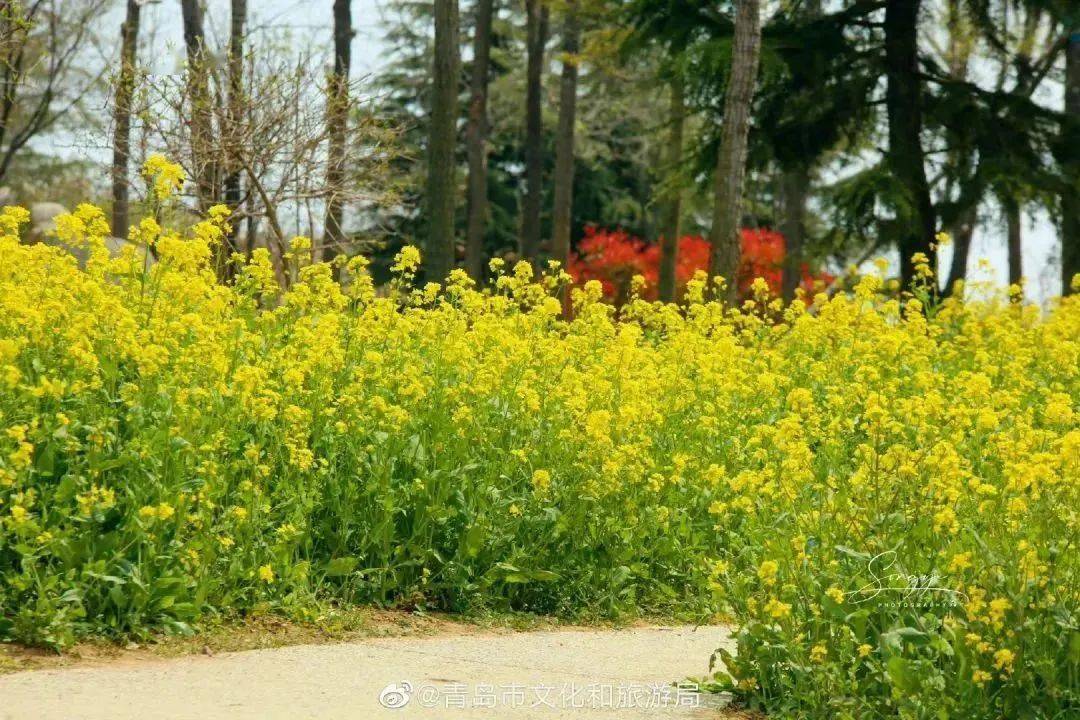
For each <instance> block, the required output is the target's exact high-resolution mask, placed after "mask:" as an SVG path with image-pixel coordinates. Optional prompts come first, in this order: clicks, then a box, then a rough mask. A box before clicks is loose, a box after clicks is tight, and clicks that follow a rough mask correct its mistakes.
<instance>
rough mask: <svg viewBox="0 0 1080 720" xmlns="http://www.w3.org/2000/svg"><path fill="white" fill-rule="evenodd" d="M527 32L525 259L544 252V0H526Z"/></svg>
mask: <svg viewBox="0 0 1080 720" xmlns="http://www.w3.org/2000/svg"><path fill="white" fill-rule="evenodd" d="M525 12H526V19H525V34H526V36H527V37H526V51H527V52H528V56H529V57H528V65H527V68H526V73H525V201H524V204H523V207H522V214H521V242H520V243H519V251H520V254H521V257H522V258H523V259H525V260H529V261H532V260H535V259H536V256H537V254H538V253H539V252H540V209H541V206H542V204H543V197H544V187H543V185H544V147H543V142H544V137H543V131H544V128H543V117H542V115H541V108H540V102H541V98H540V94H541V92H542V90H543V87H542V85H541V80H542V79H543V78H542V76H543V70H544V45H545V44H547V25H548V9H547V6H546V5H544V0H526V3H525Z"/></svg>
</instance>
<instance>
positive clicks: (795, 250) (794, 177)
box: [780, 165, 810, 303]
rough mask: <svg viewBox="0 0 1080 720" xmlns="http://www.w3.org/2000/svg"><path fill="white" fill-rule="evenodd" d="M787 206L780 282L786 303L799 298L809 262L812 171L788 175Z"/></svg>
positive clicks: (784, 188)
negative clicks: (808, 207) (804, 268)
mask: <svg viewBox="0 0 1080 720" xmlns="http://www.w3.org/2000/svg"><path fill="white" fill-rule="evenodd" d="M780 185H781V188H780V189H781V192H782V193H783V198H784V200H783V205H784V222H783V233H784V267H783V276H782V280H781V283H780V287H781V295H782V297H783V298H784V302H788V303H790V302H791V301H792V300H794V299H795V291H796V289H798V287H799V283H800V282H801V281H802V266H803V262H804V261H805V259H806V252H805V250H804V247H805V245H806V198H807V196H808V195H809V194H810V169H809V168H808V167H807V166H806V165H799V166H797V167H794V168H791V169H789V170H786V171H785V172H784V175H783V177H782V178H781V180H780Z"/></svg>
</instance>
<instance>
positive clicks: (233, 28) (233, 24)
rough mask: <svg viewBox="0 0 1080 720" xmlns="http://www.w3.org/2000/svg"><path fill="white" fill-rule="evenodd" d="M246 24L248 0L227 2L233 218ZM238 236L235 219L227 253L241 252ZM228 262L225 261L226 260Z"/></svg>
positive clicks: (228, 197) (226, 131)
mask: <svg viewBox="0 0 1080 720" xmlns="http://www.w3.org/2000/svg"><path fill="white" fill-rule="evenodd" d="M246 23H247V0H231V2H230V3H229V63H228V73H229V106H228V110H227V113H226V117H227V118H228V127H223V128H222V129H221V136H222V140H223V141H224V142H225V149H226V157H225V204H226V205H228V206H229V210H231V211H232V212H233V214H234V215H236V214H237V213H238V212H239V211H240V198H241V185H240V173H241V172H242V170H243V168H242V167H241V163H240V160H239V155H240V153H242V152H243V148H242V147H240V145H241V143H242V142H243V135H244V133H243V131H242V126H243V115H244V25H245V24H246ZM239 234H240V222H239V221H238V220H236V219H234V221H233V223H232V231H231V232H230V233H229V235H228V237H227V238H226V243H227V245H228V247H227V250H228V253H229V254H230V255H231V254H232V253H236V252H240V247H239V245H238V244H237V237H238V236H239ZM226 259H228V258H226ZM225 269H226V275H232V271H233V265H232V264H231V263H227V264H226V266H225Z"/></svg>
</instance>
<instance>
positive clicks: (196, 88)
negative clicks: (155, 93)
mask: <svg viewBox="0 0 1080 720" xmlns="http://www.w3.org/2000/svg"><path fill="white" fill-rule="evenodd" d="M180 9H181V14H182V16H183V23H184V46H185V47H186V49H187V62H188V78H187V80H188V100H189V102H190V103H191V161H192V165H193V168H192V172H193V174H194V176H195V178H194V179H195V185H196V188H197V189H198V193H199V198H198V199H199V208H200V210H202V211H205V210H206V209H207V208H208V207H210V206H211V205H214V204H216V203H217V202H218V200H219V194H218V182H219V178H218V171H219V168H218V158H217V148H216V147H215V145H216V143H215V141H214V108H213V98H212V96H211V94H210V57H209V53H208V52H207V49H206V35H205V32H204V30H203V13H202V6H201V5H200V4H199V0H180Z"/></svg>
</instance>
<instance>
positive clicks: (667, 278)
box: [658, 70, 686, 302]
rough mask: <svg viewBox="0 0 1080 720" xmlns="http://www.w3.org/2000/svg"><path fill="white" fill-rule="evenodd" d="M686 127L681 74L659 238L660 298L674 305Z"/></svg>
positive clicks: (678, 74)
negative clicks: (684, 132)
mask: <svg viewBox="0 0 1080 720" xmlns="http://www.w3.org/2000/svg"><path fill="white" fill-rule="evenodd" d="M685 127H686V83H685V80H684V79H683V76H682V71H681V70H676V71H675V75H674V76H673V77H672V79H671V108H670V111H669V115H668V147H667V158H666V163H665V164H666V165H667V166H668V177H669V183H668V189H667V190H668V192H667V197H666V198H664V206H663V216H662V219H661V222H662V223H663V227H662V228H661V234H660V278H659V288H658V290H659V297H660V300H661V301H662V302H675V300H676V299H677V298H676V297H675V268H676V267H677V265H678V262H679V236H680V235H682V173H681V168H680V166H681V165H682V159H683V131H684V128H685Z"/></svg>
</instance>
